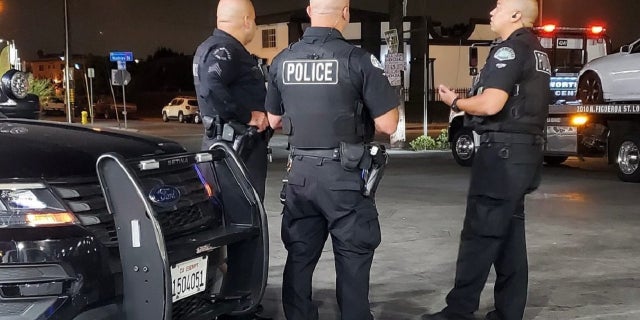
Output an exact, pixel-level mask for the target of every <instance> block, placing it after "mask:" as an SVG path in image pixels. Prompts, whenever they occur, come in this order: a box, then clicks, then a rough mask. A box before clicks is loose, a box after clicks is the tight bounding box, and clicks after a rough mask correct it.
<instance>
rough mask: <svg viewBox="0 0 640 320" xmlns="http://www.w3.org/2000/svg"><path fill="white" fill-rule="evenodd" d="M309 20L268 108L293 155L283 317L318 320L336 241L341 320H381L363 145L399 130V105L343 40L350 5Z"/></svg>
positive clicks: (316, 3)
mask: <svg viewBox="0 0 640 320" xmlns="http://www.w3.org/2000/svg"><path fill="white" fill-rule="evenodd" d="M307 13H308V14H309V17H310V18H311V27H309V28H307V30H306V31H305V33H304V36H303V37H302V39H301V40H300V41H299V42H297V43H295V44H293V45H291V46H290V47H289V48H288V49H285V50H284V51H283V52H282V53H280V54H279V55H278V56H277V57H276V58H275V59H274V61H273V63H272V64H271V71H270V74H271V76H270V77H269V78H270V79H271V80H270V81H271V82H270V83H269V90H268V92H267V102H266V108H267V112H268V116H269V122H270V124H271V126H272V127H274V128H276V127H282V128H283V132H284V133H286V134H288V135H289V142H290V144H291V146H292V151H291V166H290V172H289V176H288V184H287V186H286V190H285V194H286V202H285V205H284V209H283V218H282V241H283V243H284V245H285V247H286V249H287V251H288V256H287V262H286V264H285V270H284V276H283V284H282V303H283V307H284V313H285V316H286V318H287V319H289V320H297V319H304V320H315V319H318V309H317V307H316V306H315V305H314V304H313V302H312V297H311V292H312V288H311V280H312V276H313V271H314V269H315V267H316V264H317V262H318V259H319V258H320V254H321V253H322V248H323V247H324V243H325V242H326V240H327V237H328V235H329V234H331V239H332V244H333V250H334V253H335V267H336V274H337V279H336V285H337V299H338V305H339V306H340V311H341V319H353V320H356V319H357V320H366V319H372V318H373V317H372V315H371V312H370V308H369V299H368V294H369V273H370V269H371V263H372V260H373V253H374V250H375V249H376V247H377V246H378V245H379V243H380V240H381V237H380V225H379V223H378V212H377V211H376V208H375V205H374V202H373V199H371V198H370V197H365V196H364V195H363V178H362V174H363V170H364V168H365V167H366V165H363V161H364V160H363V158H364V156H365V154H364V153H365V148H364V142H366V141H369V140H370V139H371V138H372V136H373V133H374V132H373V130H371V131H367V129H366V128H367V127H368V125H371V128H373V127H374V126H375V128H376V129H378V130H379V131H380V132H383V133H386V134H391V133H393V132H394V131H395V130H396V126H397V123H398V112H397V105H398V97H397V95H396V94H395V93H394V91H393V90H392V88H391V87H390V85H389V82H388V80H387V79H386V77H385V76H384V75H383V71H382V66H381V65H380V63H379V62H378V60H377V59H376V58H375V57H374V56H373V55H371V54H370V53H367V52H366V51H364V50H362V49H360V48H357V47H354V46H353V45H351V44H349V43H348V42H347V41H346V40H345V39H344V38H343V37H342V33H341V32H342V30H344V28H345V26H346V25H347V24H348V23H349V1H348V0H311V1H310V4H309V6H308V7H307ZM358 101H361V102H362V104H360V103H358ZM360 106H364V107H362V108H361V107H360ZM367 119H368V120H367ZM341 146H342V148H341ZM341 149H342V150H341Z"/></svg>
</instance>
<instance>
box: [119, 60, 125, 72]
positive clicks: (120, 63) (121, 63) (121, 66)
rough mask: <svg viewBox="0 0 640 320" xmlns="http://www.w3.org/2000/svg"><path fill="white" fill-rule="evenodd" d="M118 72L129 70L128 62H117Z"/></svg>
mask: <svg viewBox="0 0 640 320" xmlns="http://www.w3.org/2000/svg"><path fill="white" fill-rule="evenodd" d="M117 63H118V70H127V62H126V61H117Z"/></svg>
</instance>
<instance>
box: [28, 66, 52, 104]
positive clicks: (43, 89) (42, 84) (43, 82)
mask: <svg viewBox="0 0 640 320" xmlns="http://www.w3.org/2000/svg"><path fill="white" fill-rule="evenodd" d="M29 84H30V86H29V93H32V94H35V95H37V96H38V97H39V98H40V100H41V101H42V99H44V98H48V97H51V96H53V95H54V92H55V89H54V87H53V83H52V82H51V80H49V79H34V78H33V74H31V73H30V74H29Z"/></svg>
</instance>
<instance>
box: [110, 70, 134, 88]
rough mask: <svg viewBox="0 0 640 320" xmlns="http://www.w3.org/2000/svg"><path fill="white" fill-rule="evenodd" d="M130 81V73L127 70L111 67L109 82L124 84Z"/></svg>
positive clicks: (115, 84) (116, 84) (118, 84)
mask: <svg viewBox="0 0 640 320" xmlns="http://www.w3.org/2000/svg"><path fill="white" fill-rule="evenodd" d="M129 82H131V74H130V73H129V71H127V70H116V69H111V84H112V85H114V86H126V85H128V84H129Z"/></svg>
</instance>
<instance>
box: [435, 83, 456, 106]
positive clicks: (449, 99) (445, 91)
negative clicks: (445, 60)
mask: <svg viewBox="0 0 640 320" xmlns="http://www.w3.org/2000/svg"><path fill="white" fill-rule="evenodd" d="M438 94H440V99H441V100H442V102H444V103H446V104H447V105H448V106H450V105H451V104H453V100H454V99H455V98H457V97H458V94H456V93H455V92H453V91H451V89H449V88H447V86H445V85H442V84H441V85H439V86H438Z"/></svg>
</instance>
